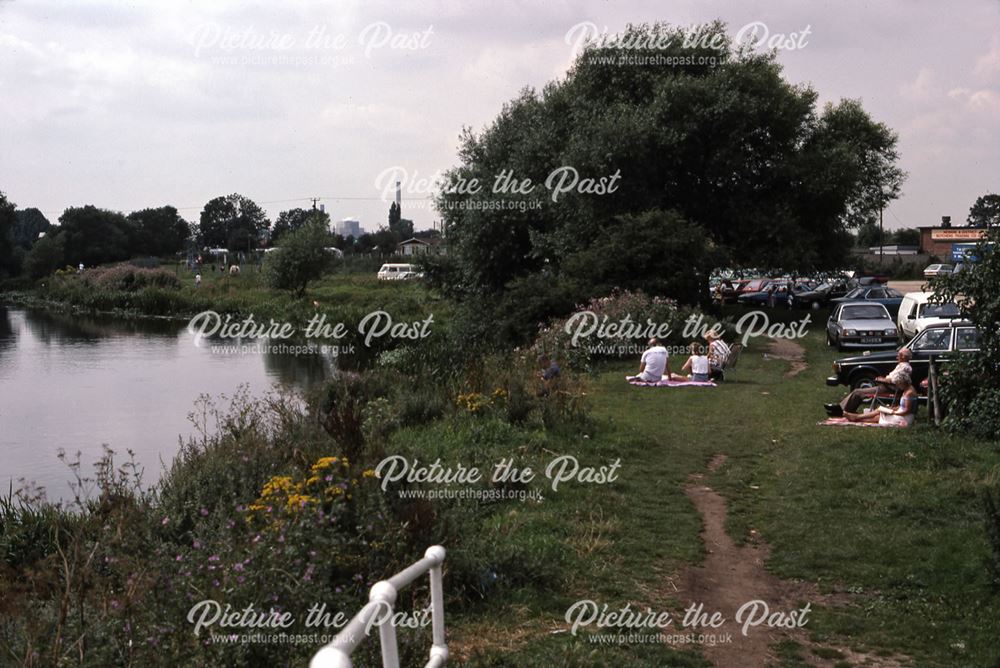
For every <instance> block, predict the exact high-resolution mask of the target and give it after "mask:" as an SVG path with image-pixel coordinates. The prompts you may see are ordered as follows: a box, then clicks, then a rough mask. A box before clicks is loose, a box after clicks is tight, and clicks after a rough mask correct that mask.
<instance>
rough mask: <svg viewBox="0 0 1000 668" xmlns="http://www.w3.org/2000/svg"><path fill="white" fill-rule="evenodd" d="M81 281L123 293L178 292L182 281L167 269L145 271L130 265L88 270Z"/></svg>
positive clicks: (95, 286) (88, 284) (94, 286)
mask: <svg viewBox="0 0 1000 668" xmlns="http://www.w3.org/2000/svg"><path fill="white" fill-rule="evenodd" d="M80 280H81V281H82V282H83V284H84V285H85V286H87V287H90V288H97V289H103V290H118V291H121V292H138V291H139V290H143V289H145V288H167V289H171V290H177V289H180V287H181V282H180V279H178V278H177V276H176V275H174V274H172V273H171V272H169V271H167V270H165V269H144V268H142V267H135V266H132V265H129V264H116V265H113V266H110V267H95V268H93V269H86V270H84V272H83V273H82V274H81V275H80Z"/></svg>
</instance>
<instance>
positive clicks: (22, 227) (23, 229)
mask: <svg viewBox="0 0 1000 668" xmlns="http://www.w3.org/2000/svg"><path fill="white" fill-rule="evenodd" d="M50 227H52V223H50V222H49V219H48V218H46V217H45V215H44V214H43V213H42V212H41V211H39V210H38V209H34V208H28V209H18V210H17V223H16V224H15V226H14V243H15V244H17V245H18V246H20V247H21V248H23V249H24V250H30V249H31V246H32V245H33V244H34V243H35V242H36V241H38V235H39V234H41V233H42V232H48V230H49V228H50Z"/></svg>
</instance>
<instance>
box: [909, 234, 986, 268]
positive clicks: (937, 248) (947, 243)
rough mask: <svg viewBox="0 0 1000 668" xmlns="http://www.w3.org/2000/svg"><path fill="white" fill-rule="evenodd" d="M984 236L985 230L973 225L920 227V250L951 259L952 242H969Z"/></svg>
mask: <svg viewBox="0 0 1000 668" xmlns="http://www.w3.org/2000/svg"><path fill="white" fill-rule="evenodd" d="M984 236H986V230H983V229H977V228H974V227H921V228H920V252H921V253H926V254H927V255H936V256H938V257H939V258H941V260H942V261H944V262H949V261H950V260H951V245H952V244H971V243H975V242H977V241H979V240H980V239H982V238H983V237H984Z"/></svg>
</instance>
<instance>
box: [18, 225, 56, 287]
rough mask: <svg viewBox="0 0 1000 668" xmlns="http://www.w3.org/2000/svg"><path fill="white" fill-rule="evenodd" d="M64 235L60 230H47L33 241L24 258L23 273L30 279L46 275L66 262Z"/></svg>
mask: <svg viewBox="0 0 1000 668" xmlns="http://www.w3.org/2000/svg"><path fill="white" fill-rule="evenodd" d="M65 258H66V237H65V235H64V234H63V233H62V232H48V233H46V235H45V236H44V237H42V238H41V239H39V240H38V241H36V242H35V245H34V246H32V247H31V250H30V251H29V252H28V255H27V256H26V257H25V258H24V273H25V274H27V275H28V276H29V277H31V278H32V279H35V280H37V279H39V278H43V277H45V276H48V275H49V274H51V273H52V272H54V271H55V270H56V269H58V268H60V267H62V266H64V265H65V264H66V260H65Z"/></svg>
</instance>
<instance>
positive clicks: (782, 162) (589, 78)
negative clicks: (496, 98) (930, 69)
mask: <svg viewBox="0 0 1000 668" xmlns="http://www.w3.org/2000/svg"><path fill="white" fill-rule="evenodd" d="M700 30H701V33H702V35H703V36H707V37H706V38H705V39H703V40H701V41H699V42H698V43H697V44H696V45H694V46H685V45H684V37H685V32H684V31H683V30H681V29H678V28H672V27H669V26H666V25H662V24H655V25H643V26H637V27H630V28H629V29H628V32H629V33H630V35H629V36H628V37H627V38H626V39H624V40H622V43H632V44H641V43H647V44H648V43H654V42H656V41H657V40H658V39H659V40H660V42H661V43H663V42H669V46H667V47H666V48H664V49H658V50H655V51H653V50H648V51H636V50H632V49H629V50H628V51H626V50H625V49H615V48H610V47H603V46H602V47H601V48H602V49H604V50H605V51H606V52H607V53H606V54H604V55H605V56H612V58H611V61H616V62H617V58H618V57H627V58H635V57H643V56H645V57H650V58H653V57H660V58H664V57H675V56H676V57H678V58H685V59H686V60H679V61H677V62H682V63H685V62H686V63H689V64H679V65H662V66H655V67H654V66H628V65H624V66H623V65H619V64H615V65H608V64H606V63H607V62H609V60H608V59H607V58H602V59H598V58H594V57H592V56H593V55H594V53H595V49H596V48H597V47H594V46H592V47H590V48H589V49H587V50H585V51H584V52H583V53H581V55H580V56H579V57H578V58H577V60H576V62H575V64H574V65H573V66H572V68H571V69H570V71H569V73H568V74H567V76H566V78H565V79H564V80H562V81H559V82H554V83H550V84H548V85H547V86H546V87H545V88H544V90H543V91H541V92H540V93H537V92H535V91H533V90H525V91H523V92H522V93H521V94H520V95H519V96H518V97H517V98H516V99H514V100H513V101H511V102H509V103H508V104H506V105H505V106H504V108H503V110H502V111H501V112H500V114H499V116H498V117H497V118H496V119H495V120H494V121H493V123H492V124H491V125H490V126H489V127H487V128H486V129H485V130H484V131H483V132H481V133H479V134H474V133H473V132H471V131H468V130H466V131H465V133H464V134H463V137H462V142H461V148H460V152H459V158H460V165H458V166H457V167H455V168H454V169H452V170H451V171H450V172H449V174H448V177H449V178H448V186H449V187H447V188H445V189H444V191H443V192H442V194H441V195H440V196H439V197H438V208H439V210H440V211H441V212H442V216H443V218H444V220H445V223H446V225H447V229H448V231H449V257H448V259H447V260H446V262H447V263H448V264H449V265H450V266H449V267H448V268H447V269H443V270H441V271H439V272H435V271H433V270H431V274H434V275H437V276H440V277H442V279H441V283H442V284H443V287H445V288H446V289H448V290H449V291H451V292H452V293H454V294H455V295H456V296H459V297H461V298H467V299H477V300H486V301H490V302H496V301H497V299H498V297H499V296H501V295H502V293H503V292H504V291H505V290H506V289H507V286H508V285H510V284H511V282H512V281H514V280H517V279H519V278H522V277H525V276H529V275H532V274H537V273H539V272H546V273H547V274H549V275H559V274H560V273H562V272H563V271H565V264H566V261H567V260H568V259H569V258H571V257H573V256H574V255H575V254H576V253H577V252H579V251H580V250H581V249H587V248H594V247H596V248H595V253H597V254H599V249H600V248H601V247H602V246H607V245H608V244H609V243H610V244H612V245H613V241H612V239H611V238H612V237H614V235H615V232H614V231H615V230H616V229H619V227H620V226H619V225H618V223H617V222H616V221H617V220H618V219H619V217H620V216H623V215H625V216H641V215H642V214H643V213H644V212H647V211H654V210H659V211H673V212H674V214H673V215H674V216H676V217H678V218H680V219H683V220H686V221H688V222H689V223H691V224H693V225H696V226H698V228H699V229H700V230H701V231H702V234H703V237H704V240H705V241H706V242H711V243H712V244H713V247H714V249H715V251H716V252H715V253H713V259H718V258H720V257H721V258H722V260H723V261H726V262H729V263H733V264H742V265H747V266H757V267H783V268H785V269H788V270H794V271H798V272H804V271H809V270H817V269H825V268H832V267H836V266H838V265H842V264H844V263H845V262H846V260H847V258H848V253H849V250H850V247H851V245H852V237H851V234H850V230H851V229H852V228H854V227H857V226H858V225H860V224H862V223H864V222H870V221H872V220H877V216H878V210H879V207H880V206H885V203H886V202H887V201H889V200H891V199H892V198H893V197H895V196H896V195H898V193H899V188H900V184H901V182H902V179H903V173H902V172H901V171H900V170H899V169H898V167H896V166H895V162H896V159H897V154H896V137H895V135H894V133H893V132H891V131H890V130H889V129H888V128H887V127H886V126H884V125H883V124H881V123H877V122H875V121H873V120H872V119H871V118H870V117H869V116H868V114H867V113H866V112H865V111H864V109H863V108H862V107H861V105H860V103H859V102H857V101H853V100H847V101H843V102H840V103H838V104H835V105H832V104H831V105H827V106H826V107H824V108H823V109H822V110H818V109H817V104H816V103H817V94H816V92H815V91H813V90H812V89H811V88H809V87H807V86H797V85H793V84H791V83H788V82H787V81H785V80H784V78H783V77H782V73H781V67H780V65H778V63H777V61H776V59H775V55H774V54H770V53H766V54H761V53H756V52H754V51H752V50H750V49H748V48H745V47H741V46H739V45H733V44H732V43H731V42H730V40H729V38H728V37H727V36H726V32H725V26H723V25H722V24H719V23H716V24H712V25H710V26H706V27H702V28H701V29H700ZM713 35H714V36H717V37H715V38H714V39H716V41H717V44H721V47H720V48H718V49H715V48H711V47H710V46H706V45H707V44H712V39H713ZM700 58H702V59H703V60H699V59H700ZM698 63H703V64H698ZM712 63H714V64H712ZM720 63H721V64H720ZM560 168H572V169H573V170H575V173H576V174H578V175H579V178H580V179H584V178H595V179H597V178H600V177H605V179H606V184H608V185H610V183H609V181H610V178H611V177H612V176H613V175H616V174H617V175H618V178H617V180H615V181H614V186H615V187H614V188H613V191H611V192H605V194H594V193H592V192H591V193H588V192H581V191H580V190H579V189H577V190H574V191H572V192H568V193H565V194H563V195H562V196H561V197H559V198H558V200H557V201H553V194H554V193H553V191H552V190H551V189H549V188H546V187H545V185H544V184H545V182H546V179H547V178H550V175H552V174H553V173H554V172H555V173H556V174H558V173H559V171H558V170H560ZM563 171H564V172H565V171H566V170H563ZM504 172H505V173H508V174H512V175H513V178H514V179H515V180H517V181H521V180H523V179H526V178H527V179H530V180H531V183H532V184H534V186H535V187H534V188H533V189H531V190H530V192H528V193H527V194H523V193H515V192H512V191H509V190H508V191H507V192H501V193H497V192H495V191H494V189H493V184H494V181H495V179H496V178H497V176H498V175H500V174H501V173H504ZM571 176H572V175H570V177H569V178H571ZM473 179H475V180H477V181H478V183H479V184H481V185H482V188H481V189H480V191H479V192H478V193H476V192H470V189H469V188H466V187H464V186H466V185H468V184H470V183H472V180H473ZM578 185H579V182H578ZM608 190H612V189H611V188H608ZM477 200H479V201H477ZM487 200H489V202H487ZM487 204H488V206H486V205H487ZM477 205H478V206H477ZM663 220H664V221H665V220H666V218H664V219H663ZM663 233H664V234H666V233H668V230H667V228H664V230H663ZM706 259H707V258H706ZM674 261H677V260H676V259H675V260H674ZM680 261H682V262H683V261H685V260H684V259H683V258H682V259H681V260H680ZM644 271H648V272H649V273H645V274H643V275H639V276H635V277H634V278H633V280H636V281H642V280H643V279H647V280H650V281H652V280H655V278H656V275H657V274H656V271H657V269H656V268H655V264H651V265H649V268H648V269H647V270H644ZM597 287H598V286H595V285H588V284H587V281H585V280H584V281H580V282H579V284H578V288H577V289H578V291H579V292H580V294H579V295H578V296H579V298H580V299H583V298H585V297H587V296H590V295H591V294H593V293H594V291H595V290H596V289H597ZM703 292H704V294H707V291H703ZM699 294H702V293H699Z"/></svg>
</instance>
